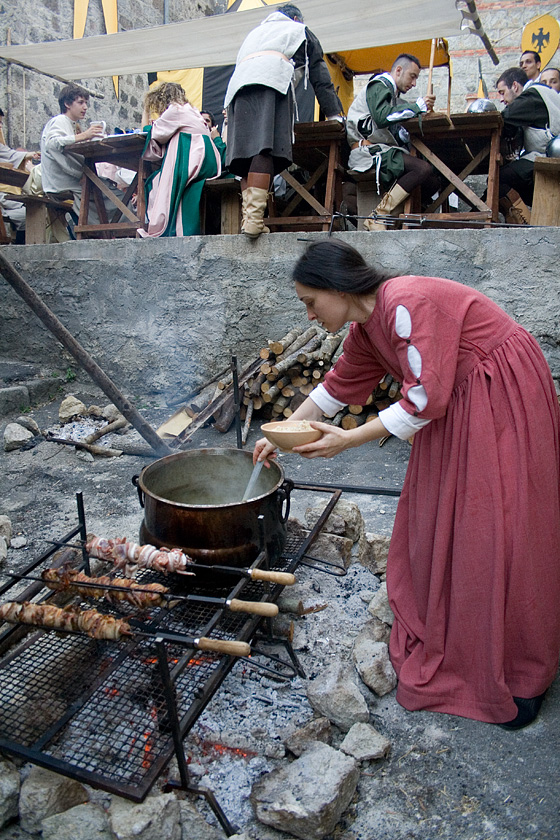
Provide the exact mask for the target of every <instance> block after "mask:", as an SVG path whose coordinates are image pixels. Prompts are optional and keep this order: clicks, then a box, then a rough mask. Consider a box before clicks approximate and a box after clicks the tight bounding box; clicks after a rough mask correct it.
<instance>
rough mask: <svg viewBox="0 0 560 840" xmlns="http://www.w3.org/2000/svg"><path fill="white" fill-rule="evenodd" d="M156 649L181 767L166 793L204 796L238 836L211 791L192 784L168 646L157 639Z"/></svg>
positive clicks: (228, 829) (226, 828)
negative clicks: (182, 791) (178, 713)
mask: <svg viewBox="0 0 560 840" xmlns="http://www.w3.org/2000/svg"><path fill="white" fill-rule="evenodd" d="M156 648H157V655H158V664H159V669H160V673H161V680H162V683H163V687H164V691H165V702H166V704H167V714H168V716H169V723H170V726H171V735H172V738H173V746H174V748H175V758H176V759H177V764H178V766H179V776H180V781H173V780H171V781H168V782H167V784H166V785H165V787H164V790H165V791H166V792H170V791H172V790H185V791H189V792H190V793H196V794H197V795H198V796H204V797H205V798H206V800H207V801H208V804H209V805H210V807H211V808H212V810H213V811H214V814H215V815H216V818H217V819H218V821H219V822H220V825H221V826H222V828H223V829H224V831H225V833H226V834H227V836H228V837H231V835H232V834H237V829H236V827H235V826H234V825H232V824H231V823H230V821H229V820H228V818H227V817H226V815H225V814H224V812H223V810H222V808H221V807H220V803H219V802H218V800H217V799H216V797H215V796H214V794H213V793H212V791H211V790H201V789H200V788H197V787H195V786H194V785H192V784H191V782H190V776H189V768H188V766H187V762H186V760H185V751H184V749H183V739H182V737H181V726H180V724H179V717H178V715H177V704H176V699H175V689H174V688H173V683H172V681H171V674H170V673H169V664H168V662H167V652H166V646H165V642H164V641H163V639H161V638H160V639H156Z"/></svg>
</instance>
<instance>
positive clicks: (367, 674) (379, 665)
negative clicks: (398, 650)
mask: <svg viewBox="0 0 560 840" xmlns="http://www.w3.org/2000/svg"><path fill="white" fill-rule="evenodd" d="M352 655H353V657H354V662H355V664H356V668H357V670H358V673H359V675H360V677H361V678H362V680H363V682H364V683H365V684H366V685H367V687H368V688H371V690H372V691H374V692H375V693H376V694H377V695H378V697H383V696H384V695H385V694H389V692H390V691H392V690H393V689H394V687H395V686H396V684H397V675H396V674H395V670H394V668H393V666H392V665H391V660H390V659H389V648H388V647H387V645H386V644H385V642H372V641H370V640H369V639H364V638H362V639H360V640H356V643H355V644H354V650H353V654H352Z"/></svg>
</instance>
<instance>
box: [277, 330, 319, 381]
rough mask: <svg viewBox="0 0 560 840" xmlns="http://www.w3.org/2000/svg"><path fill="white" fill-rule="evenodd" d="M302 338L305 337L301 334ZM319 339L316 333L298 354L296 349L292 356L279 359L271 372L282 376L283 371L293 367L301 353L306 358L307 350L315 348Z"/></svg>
mask: <svg viewBox="0 0 560 840" xmlns="http://www.w3.org/2000/svg"><path fill="white" fill-rule="evenodd" d="M304 335H305V333H304ZM300 338H303V336H300ZM299 340H300V339H298V341H299ZM317 340H318V339H317V336H316V335H315V334H313V335H312V336H311V338H310V339H309V341H308V342H307V344H305V345H304V346H303V349H302V352H301V353H299V354H298V351H297V350H296V351H295V353H293V354H292V355H290V356H286V358H285V359H283V360H282V361H281V362H278V361H277V362H276V364H275V365H273V366H272V368H271V371H270V372H271V373H276V374H277V376H280V375H282V374H283V373H285V371H287V370H289V368H291V367H292V365H293V363H294V362H296V361H298V360H299V356H300V355H303V356H304V358H305V354H306V353H307V351H308V350H312V349H314V348H315V346H316V342H317ZM296 344H297V342H296Z"/></svg>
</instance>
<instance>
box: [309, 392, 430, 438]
mask: <svg viewBox="0 0 560 840" xmlns="http://www.w3.org/2000/svg"><path fill="white" fill-rule="evenodd" d="M319 387H321V386H319ZM379 419H380V420H381V422H382V423H383V425H384V426H385V428H386V429H387V431H388V432H390V433H391V434H392V435H394V436H395V437H398V438H400V439H401V440H407V439H408V438H409V437H410V436H411V435H415V434H416V432H418V431H420V429H423V428H424V426H427V425H428V423H430V422H431V421H430V420H422V419H421V418H420V417H413V416H412V414H409V413H408V411H405V410H404V408H403V407H402V406H401V404H400V403H398V402H397V403H393V405H390V406H389V407H388V408H384V409H383V410H382V411H380V412H379Z"/></svg>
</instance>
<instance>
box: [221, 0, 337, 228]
mask: <svg viewBox="0 0 560 840" xmlns="http://www.w3.org/2000/svg"><path fill="white" fill-rule="evenodd" d="M302 76H303V78H304V80H305V84H306V85H307V81H308V80H309V82H310V83H311V85H312V86H313V90H314V91H315V95H316V97H317V99H318V100H319V105H320V106H321V109H322V110H323V112H324V114H325V115H326V117H327V119H336V118H338V115H339V114H341V112H342V104H341V102H340V99H339V98H338V96H337V95H336V92H335V89H334V87H333V84H332V81H331V77H330V75H329V71H328V69H327V65H326V64H325V62H324V60H323V51H322V49H321V45H320V43H319V41H318V40H317V38H316V37H315V35H314V34H313V33H312V32H310V30H309V29H307V27H306V26H305V25H304V23H303V17H302V14H301V12H300V11H299V9H298V8H297V6H293V5H291V4H287V5H284V6H280V8H279V9H278V10H277V11H275V12H272V13H271V14H269V15H268V17H266V18H265V19H264V21H263V22H262V23H261V24H260V26H257V27H256V28H255V29H253V30H252V31H251V32H250V33H249V34H248V35H247V37H246V38H245V40H244V42H243V44H242V45H241V48H240V50H239V53H238V55H237V64H236V67H235V70H234V72H233V75H232V77H231V79H230V82H229V85H228V88H227V91H226V97H225V103H224V104H225V107H226V108H227V111H228V114H227V120H228V135H227V156H226V163H227V166H228V169H229V171H230V172H232V173H233V174H234V175H238V176H239V177H240V178H241V190H242V218H243V221H242V226H241V230H242V232H243V233H244V234H245V235H246V236H249V237H251V238H252V239H256V238H257V237H258V236H260V234H261V233H269V229H268V228H267V227H265V224H264V221H263V219H264V212H265V209H266V204H267V196H268V190H269V188H270V184H271V182H272V178H273V177H274V175H278V174H279V173H280V172H283V170H284V169H286V168H287V167H288V166H289V165H290V164H291V163H292V142H293V125H294V104H295V95H294V91H295V86H296V85H297V83H298V82H299V80H300V78H302Z"/></svg>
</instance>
